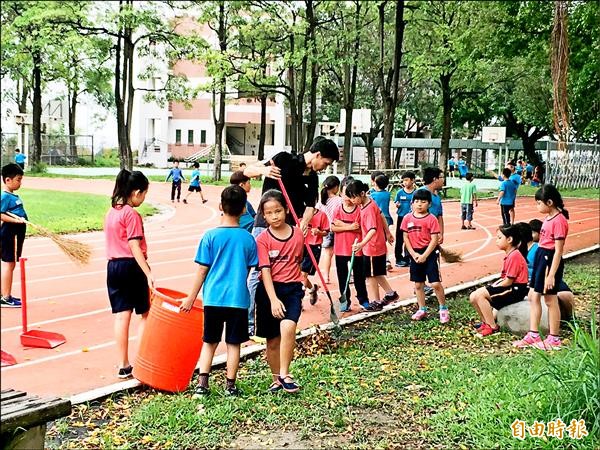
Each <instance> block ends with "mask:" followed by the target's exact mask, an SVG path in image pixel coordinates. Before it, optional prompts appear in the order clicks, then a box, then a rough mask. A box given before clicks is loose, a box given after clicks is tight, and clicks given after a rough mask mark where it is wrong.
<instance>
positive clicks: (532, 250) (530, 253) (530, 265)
mask: <svg viewBox="0 0 600 450" xmlns="http://www.w3.org/2000/svg"><path fill="white" fill-rule="evenodd" d="M537 249H538V243H537V242H535V243H534V244H533V245H532V246H531V248H530V249H529V251H528V252H527V272H528V273H529V279H530V280H531V276H532V275H533V260H534V259H535V252H537Z"/></svg>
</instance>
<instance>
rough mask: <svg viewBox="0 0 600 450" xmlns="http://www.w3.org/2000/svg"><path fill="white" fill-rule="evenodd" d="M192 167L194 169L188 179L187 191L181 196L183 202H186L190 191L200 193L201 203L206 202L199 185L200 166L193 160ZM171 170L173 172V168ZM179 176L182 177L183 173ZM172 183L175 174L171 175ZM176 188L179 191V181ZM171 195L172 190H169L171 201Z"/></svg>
mask: <svg viewBox="0 0 600 450" xmlns="http://www.w3.org/2000/svg"><path fill="white" fill-rule="evenodd" d="M177 164H179V163H177ZM192 167H193V168H194V170H192V178H191V179H190V185H189V187H188V193H187V194H185V197H184V198H183V203H186V204H187V199H188V197H189V196H190V195H191V193H192V192H198V193H200V198H201V199H202V203H206V202H207V201H208V200H205V199H204V194H203V193H202V188H201V187H200V171H199V170H198V168H199V167H200V164H198V163H197V162H195V163H194V165H193V166H192ZM171 172H173V170H171ZM180 172H181V171H180ZM169 176H171V173H169ZM181 178H183V175H181ZM168 179H169V177H167V180H168ZM173 183H175V176H173ZM178 189H179V191H181V183H179V188H178ZM172 197H173V191H171V201H172V200H173V198H172ZM177 200H178V201H179V195H178V196H177Z"/></svg>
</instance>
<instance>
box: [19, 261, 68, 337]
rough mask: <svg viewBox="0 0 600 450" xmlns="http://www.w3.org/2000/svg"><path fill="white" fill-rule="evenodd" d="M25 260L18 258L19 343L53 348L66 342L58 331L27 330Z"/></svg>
mask: <svg viewBox="0 0 600 450" xmlns="http://www.w3.org/2000/svg"><path fill="white" fill-rule="evenodd" d="M25 261H27V258H21V259H20V260H19V266H20V268H21V303H22V306H21V314H22V318H23V332H22V333H21V345H22V346H24V347H39V348H54V347H57V346H59V345H60V344H64V343H65V342H67V340H66V339H65V337H64V336H63V335H62V334H60V333H53V332H51V331H42V330H29V331H28V330H27V288H26V286H25Z"/></svg>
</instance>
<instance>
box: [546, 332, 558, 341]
mask: <svg viewBox="0 0 600 450" xmlns="http://www.w3.org/2000/svg"><path fill="white" fill-rule="evenodd" d="M548 337H549V338H550V339H552V340H553V341H558V340H560V336H557V335H556V334H549V335H548Z"/></svg>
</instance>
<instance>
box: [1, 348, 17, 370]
mask: <svg viewBox="0 0 600 450" xmlns="http://www.w3.org/2000/svg"><path fill="white" fill-rule="evenodd" d="M0 354H1V355H2V367H4V366H14V365H15V364H16V363H17V360H16V359H15V357H14V356H13V355H11V354H10V353H7V352H5V351H4V350H0Z"/></svg>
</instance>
